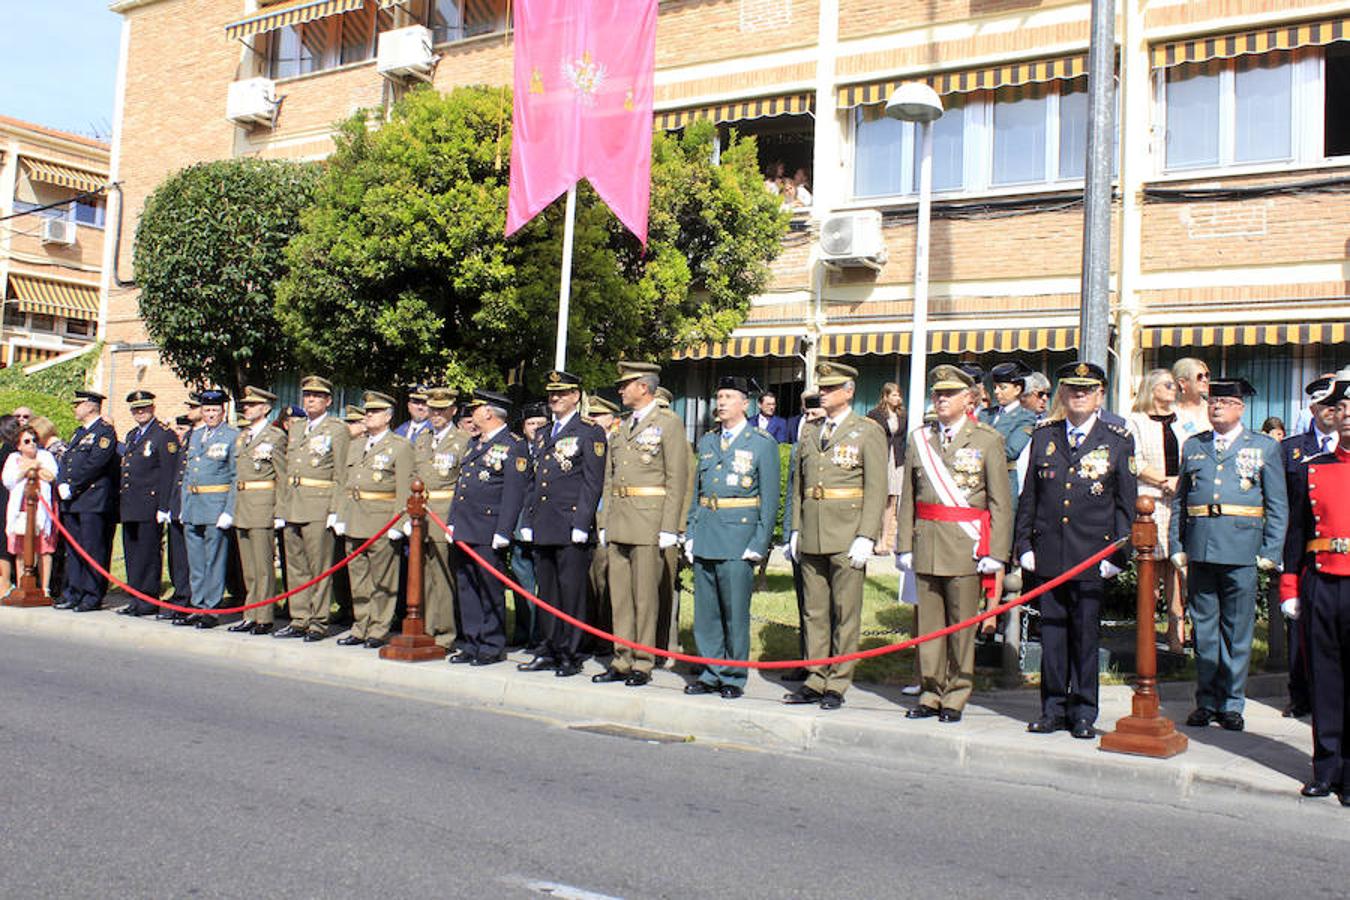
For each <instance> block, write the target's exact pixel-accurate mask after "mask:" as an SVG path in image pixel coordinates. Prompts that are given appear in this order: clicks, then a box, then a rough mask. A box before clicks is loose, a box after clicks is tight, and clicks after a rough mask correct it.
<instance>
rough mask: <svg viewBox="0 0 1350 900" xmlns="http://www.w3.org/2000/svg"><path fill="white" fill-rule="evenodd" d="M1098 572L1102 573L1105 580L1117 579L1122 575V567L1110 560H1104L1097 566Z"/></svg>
mask: <svg viewBox="0 0 1350 900" xmlns="http://www.w3.org/2000/svg"><path fill="white" fill-rule="evenodd" d="M1097 571H1098V572H1101V573H1102V577H1103V578H1115V577H1116V576H1117V575H1119V574H1120V566H1118V565H1116V564H1115V563H1113V562H1111V560H1109V559H1104V560H1102V561H1101V562H1100V563H1099V564H1098V565H1097Z"/></svg>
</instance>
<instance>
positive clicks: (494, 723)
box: [0, 634, 1350, 900]
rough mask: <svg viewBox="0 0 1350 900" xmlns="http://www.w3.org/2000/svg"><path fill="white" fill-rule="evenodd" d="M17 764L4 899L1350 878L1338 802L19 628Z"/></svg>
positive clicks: (1146, 890)
mask: <svg viewBox="0 0 1350 900" xmlns="http://www.w3.org/2000/svg"><path fill="white" fill-rule="evenodd" d="M447 677H449V673H447ZM0 764H2V765H3V769H2V770H0V771H2V772H3V774H2V775H0V896H3V897H24V898H31V897H58V896H59V897H84V896H98V897H101V898H106V897H167V896H175V897H183V896H192V897H262V896H267V897H276V896H297V897H304V896H313V897H318V896H323V897H346V896H363V897H369V896H374V895H377V894H384V895H386V896H429V895H433V894H434V895H440V896H454V897H460V896H478V897H508V898H509V897H529V896H540V895H544V894H551V895H552V896H555V897H575V898H584V897H588V896H594V895H608V896H620V897H680V898H684V897H714V898H718V900H724V898H732V897H906V898H908V897H982V898H988V897H993V896H998V897H1000V898H1011V897H1046V896H1050V897H1059V896H1077V897H1144V896H1162V897H1176V896H1182V895H1186V894H1190V895H1194V896H1200V897H1218V896H1222V897H1232V898H1237V897H1253V898H1256V897H1260V898H1269V897H1272V896H1275V897H1278V896H1301V897H1308V898H1316V897H1342V896H1345V894H1346V888H1345V881H1346V879H1347V878H1350V863H1347V855H1346V850H1345V848H1346V847H1347V846H1350V844H1348V843H1347V841H1350V810H1345V811H1342V810H1340V809H1339V807H1336V806H1335V801H1334V800H1332V801H1330V805H1327V806H1317V807H1311V808H1310V807H1308V806H1306V805H1305V806H1300V805H1299V804H1297V803H1294V802H1290V803H1289V804H1286V805H1273V804H1270V803H1263V804H1262V805H1260V806H1251V805H1249V804H1245V803H1243V802H1242V801H1241V799H1240V798H1235V800H1234V802H1233V803H1231V804H1228V805H1227V806H1226V807H1214V806H1210V807H1209V808H1206V809H1203V810H1201V809H1197V808H1193V807H1187V806H1160V805H1151V804H1144V803H1120V802H1110V803H1108V802H1103V801H1098V800H1095V799H1093V798H1092V796H1091V795H1090V788H1089V789H1087V790H1083V789H1081V788H1076V789H1054V788H1045V787H1035V786H1027V785H1020V784H1012V783H1004V782H997V781H992V780H979V779H975V778H971V777H968V776H967V777H951V776H947V775H944V774H943V773H942V772H941V771H940V770H936V769H935V770H934V771H931V772H924V771H914V772H909V773H897V772H896V771H893V770H883V769H880V768H877V767H875V766H873V765H870V764H868V763H867V762H866V761H865V760H862V759H838V758H835V759H820V758H811V757H806V756H798V755H786V754H774V753H761V752H756V751H753V750H748V749H744V748H729V747H717V746H711V745H708V744H703V743H690V744H682V743H650V742H647V741H643V740H635V739H631V738H627V737H615V736H610V735H604V734H595V733H588V732H582V731H577V730H574V729H570V728H567V727H565V726H563V725H560V724H558V723H554V722H548V721H543V720H539V719H533V718H524V717H517V716H511V715H504V714H502V713H500V712H488V711H482V710H475V709H461V708H456V707H453V706H446V705H441V704H435V703H429V702H423V701H419V700H416V699H410V698H406V697H397V696H390V695H385V694H380V693H374V692H365V691H356V690H347V689H342V688H339V687H334V686H331V685H326V684H321V683H311V682H305V681H298V680H294V679H290V678H282V677H278V676H273V675H269V674H263V673H258V672H254V671H249V670H245V669H244V668H242V667H240V666H234V667H232V666H230V665H229V664H228V663H220V664H208V663H204V662H202V661H200V660H195V659H189V658H186V657H177V656H167V655H160V654H154V655H150V654H138V653H137V652H135V651H134V650H131V649H129V648H127V649H124V648H92V647H88V646H83V645H72V644H61V643H58V642H55V641H49V640H43V639H37V638H32V637H17V636H13V635H7V634H0Z"/></svg>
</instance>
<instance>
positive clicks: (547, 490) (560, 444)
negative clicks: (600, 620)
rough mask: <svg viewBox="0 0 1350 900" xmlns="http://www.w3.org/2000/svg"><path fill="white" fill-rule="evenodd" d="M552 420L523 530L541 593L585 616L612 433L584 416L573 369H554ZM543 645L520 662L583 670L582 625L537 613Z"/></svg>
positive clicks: (540, 442)
mask: <svg viewBox="0 0 1350 900" xmlns="http://www.w3.org/2000/svg"><path fill="white" fill-rule="evenodd" d="M546 390H547V391H548V406H549V412H550V413H551V418H552V421H550V422H549V423H548V424H547V425H545V426H543V427H542V428H540V429H539V430H538V432H537V433H536V434H535V439H534V444H533V448H532V449H533V456H534V465H535V473H534V480H533V482H532V483H531V486H530V490H529V493H528V496H527V498H526V501H525V513H524V516H523V517H522V520H521V529H520V530H521V535H522V537H523V538H524V539H525V540H527V541H529V542H530V543H531V545H532V546H533V548H534V572H535V577H536V578H537V580H538V585H539V597H540V599H541V600H543V601H545V602H546V603H549V604H551V605H553V606H556V607H558V609H560V610H562V611H563V612H565V613H567V614H568V615H570V616H573V617H575V618H578V619H582V620H585V618H586V590H587V586H588V585H587V581H588V578H587V576H588V573H589V572H590V567H591V549H592V545H593V542H594V541H595V527H594V526H595V511H596V508H597V507H598V506H599V505H600V492H601V491H602V490H603V488H604V483H605V453H606V450H607V435H606V434H605V432H604V429H602V428H601V427H600V426H599V425H597V424H595V423H594V422H592V421H591V420H590V419H587V418H584V417H582V415H581V411H580V410H579V409H578V407H579V405H580V403H581V379H580V378H578V377H577V376H576V375H573V374H571V373H570V372H562V371H554V372H550V373H549V376H548V385H547V387H546ZM538 616H539V617H540V619H539V621H540V625H541V637H542V638H543V645H542V647H541V648H540V650H539V653H538V655H536V656H535V658H534V659H533V660H531V661H530V662H528V663H522V664H520V665H519V666H518V667H517V668H519V669H521V670H523V671H527V672H537V671H541V670H544V669H553V670H554V674H555V675H556V676H558V677H559V678H566V677H568V676H571V675H575V674H577V673H578V672H580V671H581V659H582V652H581V636H582V631H581V629H580V628H577V627H576V626H574V625H568V624H567V623H566V622H564V621H562V620H561V619H557V618H554V617H553V616H550V615H548V614H546V613H538Z"/></svg>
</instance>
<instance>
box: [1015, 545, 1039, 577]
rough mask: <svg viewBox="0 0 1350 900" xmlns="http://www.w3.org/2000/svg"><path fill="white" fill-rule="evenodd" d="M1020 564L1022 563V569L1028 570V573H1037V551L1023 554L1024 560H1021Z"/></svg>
mask: <svg viewBox="0 0 1350 900" xmlns="http://www.w3.org/2000/svg"><path fill="white" fill-rule="evenodd" d="M1018 562H1020V563H1021V564H1022V568H1023V569H1026V570H1027V571H1028V572H1035V571H1036V551H1035V550H1028V551H1027V552H1026V553H1023V554H1022V558H1021V559H1019V560H1018Z"/></svg>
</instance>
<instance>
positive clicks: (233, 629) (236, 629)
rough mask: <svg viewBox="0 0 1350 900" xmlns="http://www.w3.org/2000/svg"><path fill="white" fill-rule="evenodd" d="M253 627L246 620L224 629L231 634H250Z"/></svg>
mask: <svg viewBox="0 0 1350 900" xmlns="http://www.w3.org/2000/svg"><path fill="white" fill-rule="evenodd" d="M253 625H254V623H253V622H250V621H249V620H248V619H245V620H244V621H242V622H236V623H235V624H233V625H231V626H230V627H229V628H226V629H225V630H226V631H228V632H230V633H232V634H243V633H244V632H248V633H249V634H252V633H253Z"/></svg>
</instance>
